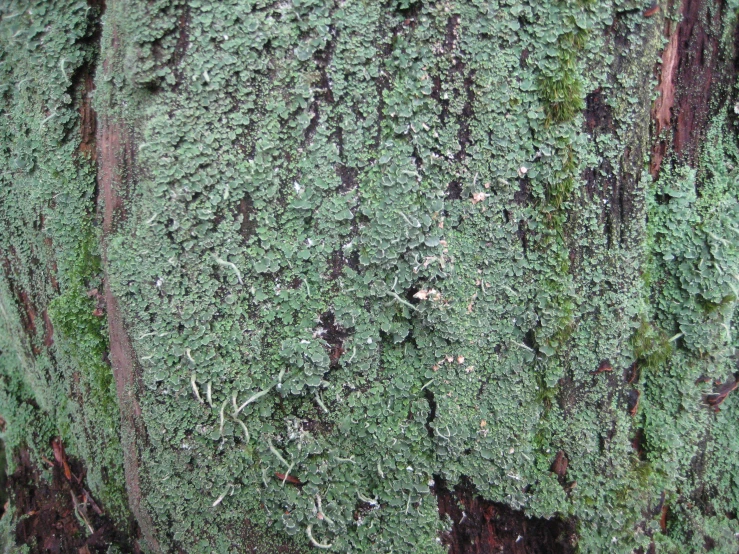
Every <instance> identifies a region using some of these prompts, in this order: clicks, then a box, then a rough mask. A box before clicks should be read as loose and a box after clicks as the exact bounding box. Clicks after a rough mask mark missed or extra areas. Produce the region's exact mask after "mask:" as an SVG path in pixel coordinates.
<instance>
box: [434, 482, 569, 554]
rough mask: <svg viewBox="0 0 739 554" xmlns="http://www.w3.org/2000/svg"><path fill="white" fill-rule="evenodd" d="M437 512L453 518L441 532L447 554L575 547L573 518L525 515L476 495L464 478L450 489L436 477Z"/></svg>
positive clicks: (551, 551) (555, 553)
mask: <svg viewBox="0 0 739 554" xmlns="http://www.w3.org/2000/svg"><path fill="white" fill-rule="evenodd" d="M435 489H436V498H437V502H438V504H439V515H440V516H441V517H442V519H444V518H447V517H448V518H449V519H450V520H451V521H452V528H451V531H449V532H448V533H445V534H444V535H442V543H443V544H445V545H447V546H448V547H449V552H450V554H488V553H491V552H510V553H515V554H524V553H541V554H545V553H546V554H572V553H574V552H575V551H576V547H577V534H576V530H575V521H574V520H561V519H558V518H552V519H549V520H547V519H543V518H532V517H528V516H527V515H526V514H525V513H524V512H522V511H518V510H514V509H512V508H511V507H509V506H507V505H505V504H499V503H497V502H490V501H488V500H485V499H483V498H481V497H480V496H478V495H477V493H476V491H475V487H474V486H473V485H472V484H471V483H469V482H468V481H467V480H465V479H463V480H462V482H461V483H460V484H459V485H457V486H456V487H455V488H454V490H452V491H450V490H449V489H448V488H447V486H446V483H444V482H443V481H442V480H441V478H439V477H438V476H437V477H436V486H435Z"/></svg>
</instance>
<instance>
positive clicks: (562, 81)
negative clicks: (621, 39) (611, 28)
mask: <svg viewBox="0 0 739 554" xmlns="http://www.w3.org/2000/svg"><path fill="white" fill-rule="evenodd" d="M586 38H587V32H586V31H584V30H582V29H578V30H576V31H570V32H567V33H564V34H562V35H560V36H559V39H558V40H557V48H556V54H555V55H554V56H553V61H554V66H555V67H554V69H553V70H549V71H546V72H544V73H543V74H542V75H541V76H540V77H539V96H540V97H541V99H542V101H543V102H544V110H545V112H546V115H547V123H550V124H556V123H565V122H567V121H571V120H572V119H574V118H575V116H577V115H578V114H579V113H581V112H582V110H583V109H584V108H585V103H584V101H583V89H582V80H581V79H580V73H581V72H580V69H579V67H578V63H577V56H578V53H579V52H580V51H581V50H582V48H583V46H584V45H585V40H586Z"/></svg>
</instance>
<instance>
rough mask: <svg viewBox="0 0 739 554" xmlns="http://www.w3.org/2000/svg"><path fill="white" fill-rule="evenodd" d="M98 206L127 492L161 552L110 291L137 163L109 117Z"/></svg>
mask: <svg viewBox="0 0 739 554" xmlns="http://www.w3.org/2000/svg"><path fill="white" fill-rule="evenodd" d="M97 146H98V191H99V193H98V194H99V198H98V202H102V207H103V233H104V237H103V265H104V267H105V268H106V276H105V301H106V304H107V309H108V332H109V334H110V363H111V366H112V368H113V375H114V376H115V383H116V392H117V394H118V404H119V408H120V411H121V434H122V437H121V443H122V444H123V450H124V460H123V467H124V472H125V474H126V489H127V491H128V500H129V506H130V508H131V511H132V512H133V514H134V517H135V518H136V521H137V522H138V524H139V527H140V529H141V534H142V536H143V539H144V541H145V542H146V543H147V545H148V547H149V548H150V549H152V550H154V551H157V552H159V551H160V550H161V549H160V547H159V543H158V542H157V540H156V538H155V532H154V522H153V521H152V519H151V516H150V515H149V513H148V512H147V511H146V509H145V508H144V507H143V506H142V504H141V499H142V494H141V480H140V475H139V448H140V443H141V442H142V440H145V438H146V429H145V427H144V422H143V420H142V418H141V406H140V405H139V401H138V390H139V382H138V381H139V371H140V369H139V367H138V363H137V360H136V356H135V353H134V351H133V346H132V345H131V338H130V337H129V336H128V333H127V332H126V328H125V326H124V323H123V316H122V314H121V312H120V310H119V308H118V301H117V300H116V298H115V296H114V295H113V293H112V292H111V290H110V282H109V281H110V280H109V279H108V276H107V266H108V263H107V261H108V260H107V249H106V245H107V239H108V237H109V236H110V235H111V233H112V232H114V230H115V228H116V227H117V225H118V223H119V222H120V221H121V220H122V219H123V218H125V212H124V209H123V207H124V201H123V198H124V197H125V194H124V191H125V188H126V185H127V184H128V183H127V182H126V179H125V177H126V175H127V173H126V168H127V167H126V166H127V164H128V162H129V161H130V160H131V159H132V158H131V156H130V154H131V152H132V149H133V137H132V136H131V134H130V133H129V132H128V131H127V129H126V128H125V127H124V126H123V125H121V124H120V123H117V122H111V121H109V120H107V119H104V120H103V121H102V122H101V124H100V125H99V127H98V137H97Z"/></svg>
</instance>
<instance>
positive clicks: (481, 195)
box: [472, 192, 490, 204]
mask: <svg viewBox="0 0 739 554" xmlns="http://www.w3.org/2000/svg"><path fill="white" fill-rule="evenodd" d="M488 196H490V195H489V194H487V193H485V192H475V193H473V194H472V203H473V204H479V203H480V202H482V201H483V200H485V199H486V198H487V197H488Z"/></svg>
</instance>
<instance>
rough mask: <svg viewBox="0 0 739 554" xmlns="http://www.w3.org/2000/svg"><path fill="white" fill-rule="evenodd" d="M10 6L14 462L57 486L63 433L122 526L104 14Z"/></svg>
mask: <svg viewBox="0 0 739 554" xmlns="http://www.w3.org/2000/svg"><path fill="white" fill-rule="evenodd" d="M0 14H1V19H0V75H1V76H0V106H1V107H0V112H1V114H2V116H1V117H0V137H1V138H0V144H1V146H0V168H1V169H0V266H1V267H2V269H1V270H0V432H1V433H2V439H3V441H4V442H5V447H6V454H7V461H8V468H7V469H8V473H9V474H12V473H14V472H16V469H18V468H17V467H16V466H17V460H18V457H19V456H20V453H21V450H23V451H24V452H25V451H26V450H27V451H28V453H29V455H30V458H31V460H32V461H33V463H35V464H36V466H37V467H38V468H39V471H41V472H42V477H44V478H45V479H47V480H49V481H50V480H51V471H50V467H49V465H48V463H47V461H48V460H50V459H51V460H53V459H54V456H53V454H52V447H51V440H52V438H54V437H59V438H60V439H61V441H62V442H63V444H65V445H66V447H67V450H68V452H69V454H70V455H72V456H74V457H75V458H78V459H81V460H84V463H85V466H86V484H85V485H84V486H85V487H88V488H89V489H90V491H91V494H92V496H94V498H96V499H97V501H98V502H100V503H101V504H103V505H104V506H105V508H106V512H107V513H108V514H109V515H110V516H112V517H113V518H114V519H115V520H116V521H118V522H119V524H120V525H121V528H122V529H124V530H125V529H126V526H127V524H126V521H127V519H128V509H127V500H126V495H125V487H124V475H123V467H122V462H121V460H122V450H121V445H120V439H119V435H120V434H119V421H120V415H119V413H118V407H117V404H116V400H115V386H114V383H113V377H112V375H111V372H110V366H109V364H108V363H107V361H106V355H107V354H106V352H107V350H108V337H107V331H106V330H107V325H106V320H105V314H104V312H103V310H102V309H101V307H100V306H99V304H98V299H99V295H98V292H97V291H98V290H102V289H101V278H102V267H101V265H100V248H99V240H100V231H99V230H98V229H97V228H96V226H95V225H94V221H93V219H94V214H95V186H96V185H95V176H96V172H95V165H94V160H93V159H92V152H93V151H94V134H95V131H94V121H93V119H92V118H91V112H90V109H89V106H90V91H91V87H92V75H93V74H92V72H93V71H94V65H95V60H96V58H97V53H98V47H97V45H98V39H99V37H98V36H97V35H98V34H99V32H98V30H99V29H98V25H97V23H96V22H97V21H98V20H99V17H100V10H99V9H98V8H97V7H94V6H88V5H87V3H85V2H79V1H61V2H26V1H23V2H14V1H8V2H3V4H2V7H1V8H0ZM91 144H92V150H91ZM44 460H47V461H44ZM76 477H77V478H78V479H81V478H83V477H84V475H81V474H77V475H76ZM78 484H79V483H78ZM65 494H66V493H65ZM67 497H68V498H67V500H70V499H69V495H68V494H67ZM14 511H15V510H8V512H7V515H6V517H5V518H4V519H5V520H6V521H9V520H10V517H11V515H12V513H13V512H14ZM19 515H21V514H19ZM22 515H26V514H22ZM73 519H74V517H73ZM3 529H8V527H7V525H5V524H4V525H3ZM3 542H4V541H3V540H2V539H0V544H2V543H3Z"/></svg>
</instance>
